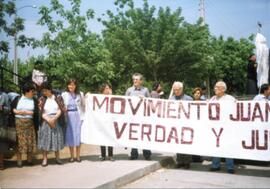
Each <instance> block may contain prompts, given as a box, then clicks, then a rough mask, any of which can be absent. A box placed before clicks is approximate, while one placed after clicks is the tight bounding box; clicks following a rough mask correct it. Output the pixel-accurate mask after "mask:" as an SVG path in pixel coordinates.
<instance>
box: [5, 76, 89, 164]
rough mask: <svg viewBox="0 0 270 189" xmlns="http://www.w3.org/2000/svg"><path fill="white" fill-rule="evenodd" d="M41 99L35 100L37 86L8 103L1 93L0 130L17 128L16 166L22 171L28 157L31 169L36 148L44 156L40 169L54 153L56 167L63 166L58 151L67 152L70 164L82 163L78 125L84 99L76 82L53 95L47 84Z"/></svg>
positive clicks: (28, 84)
mask: <svg viewBox="0 0 270 189" xmlns="http://www.w3.org/2000/svg"><path fill="white" fill-rule="evenodd" d="M41 92H42V96H41V97H39V98H37V95H36V86H34V85H33V84H32V83H26V84H25V85H23V87H22V95H19V96H16V97H15V99H13V100H12V102H11V103H9V98H8V96H7V94H5V93H3V92H2V93H1V98H0V99H1V104H0V107H1V109H2V110H5V111H1V121H2V122H1V126H7V127H11V126H14V127H15V128H16V134H17V141H16V145H15V148H16V155H17V166H18V167H22V166H23V164H22V154H27V164H28V165H32V164H33V163H32V156H33V153H34V152H35V151H36V149H37V148H38V149H39V150H41V151H42V153H43V161H42V164H41V165H42V166H43V167H46V166H47V165H48V158H47V154H48V152H49V151H54V152H55V157H56V160H55V161H56V163H57V164H63V162H62V161H61V159H60V155H59V151H60V150H61V149H63V148H64V147H65V146H68V147H69V149H70V162H74V161H77V162H81V159H80V145H81V139H80V138H81V125H82V121H83V115H84V97H83V93H82V92H80V91H79V88H78V85H77V82H76V80H73V79H71V80H69V81H68V83H67V87H66V90H65V92H63V93H62V94H61V95H57V94H54V93H53V89H52V86H51V84H50V83H48V82H44V83H42V86H41ZM0 148H1V151H0V152H1V154H0V169H3V168H4V165H3V153H4V152H5V151H7V150H8V144H7V143H5V142H4V141H1V143H0Z"/></svg>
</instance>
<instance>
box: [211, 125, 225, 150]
mask: <svg viewBox="0 0 270 189" xmlns="http://www.w3.org/2000/svg"><path fill="white" fill-rule="evenodd" d="M212 131H213V132H214V134H215V136H216V137H217V141H216V147H219V141H220V135H221V133H222V131H223V128H220V129H219V133H218V134H217V133H216V130H215V129H214V128H212Z"/></svg>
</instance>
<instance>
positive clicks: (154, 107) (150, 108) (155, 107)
mask: <svg viewBox="0 0 270 189" xmlns="http://www.w3.org/2000/svg"><path fill="white" fill-rule="evenodd" d="M156 111H157V117H161V111H162V101H160V100H158V101H157V102H156V104H155V105H154V104H153V100H150V99H149V100H148V106H147V116H151V113H150V112H152V113H156Z"/></svg>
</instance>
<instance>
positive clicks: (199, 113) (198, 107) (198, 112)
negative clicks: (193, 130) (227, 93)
mask: <svg viewBox="0 0 270 189" xmlns="http://www.w3.org/2000/svg"><path fill="white" fill-rule="evenodd" d="M206 104H207V103H205V102H201V103H199V102H196V103H191V105H194V106H197V120H200V119H201V106H206Z"/></svg>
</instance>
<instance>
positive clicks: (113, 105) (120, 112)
mask: <svg viewBox="0 0 270 189" xmlns="http://www.w3.org/2000/svg"><path fill="white" fill-rule="evenodd" d="M117 101H119V102H120V103H121V105H120V107H121V109H120V111H119V112H116V111H115V110H114V108H115V102H117ZM125 107H126V100H125V99H124V98H120V97H112V98H111V100H110V112H111V113H112V114H124V113H125Z"/></svg>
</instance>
